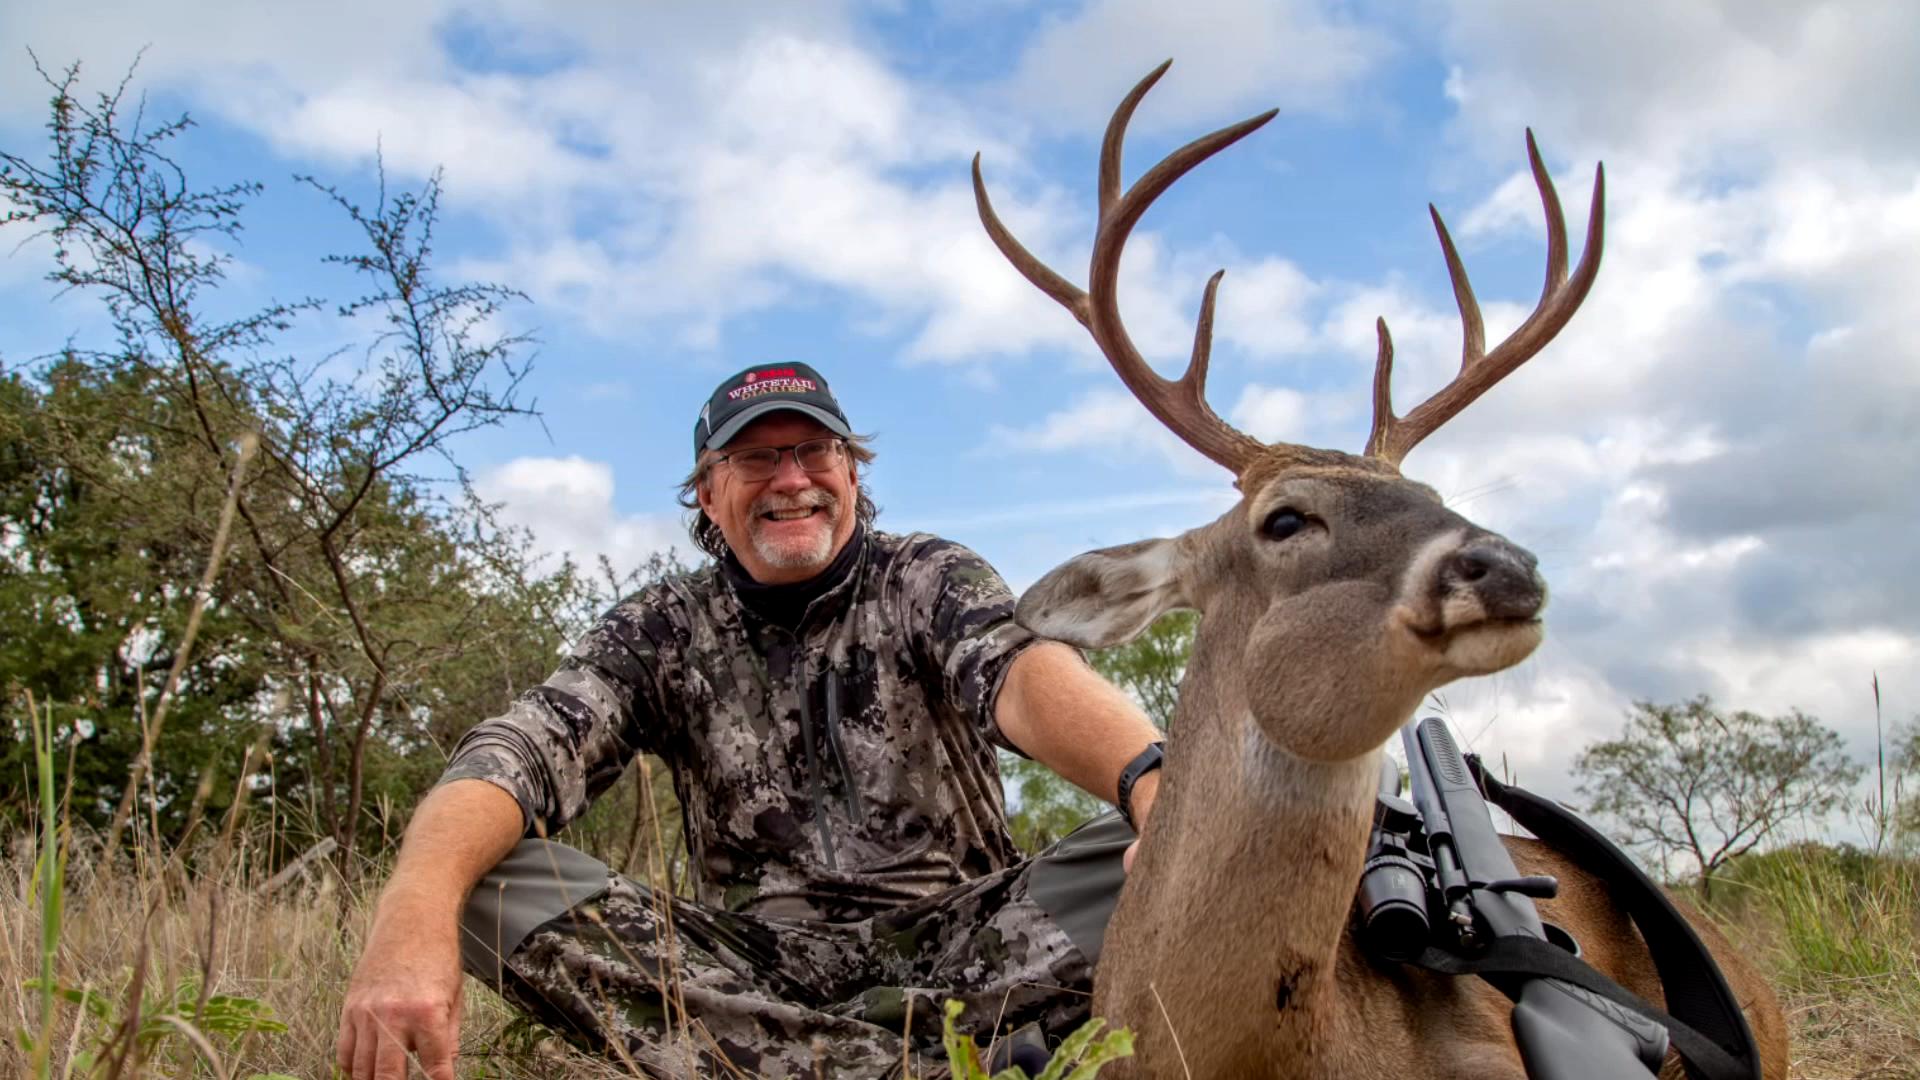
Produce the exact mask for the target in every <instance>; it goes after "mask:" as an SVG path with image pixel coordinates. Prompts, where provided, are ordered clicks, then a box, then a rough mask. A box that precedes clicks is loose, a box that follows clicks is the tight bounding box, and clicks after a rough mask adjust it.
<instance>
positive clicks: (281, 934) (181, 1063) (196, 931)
mask: <svg viewBox="0 0 1920 1080" xmlns="http://www.w3.org/2000/svg"><path fill="white" fill-rule="evenodd" d="M248 854H249V853H248V852H246V851H244V850H242V851H239V852H236V853H235V855H234V856H233V857H232V858H230V859H229V860H228V865H226V866H225V867H223V868H221V869H220V870H219V872H217V873H215V872H212V871H209V872H207V873H205V874H201V875H198V876H195V877H189V876H187V875H186V874H184V873H183V872H182V871H181V870H180V868H179V866H178V865H177V864H175V865H173V866H171V867H166V866H159V865H155V864H153V863H152V862H151V861H149V862H147V863H146V864H144V865H140V866H136V865H133V864H132V863H129V862H127V861H126V860H124V859H123V860H118V861H115V862H112V863H105V864H103V863H101V862H99V861H98V860H97V859H95V858H91V857H80V856H76V857H75V859H74V860H73V862H72V864H71V865H70V866H69V868H68V875H67V876H68V897H69V901H68V907H67V911H66V914H65V918H64V926H63V932H62V935H61V942H60V949H59V954H58V957H57V964H56V971H57V975H58V978H59V980H60V982H61V983H62V984H63V985H66V986H69V987H74V988H80V987H85V988H90V989H92V990H95V991H97V992H100V993H102V994H105V995H107V996H108V997H110V998H111V999H112V1000H113V1002H114V1012H113V1015H114V1016H116V1017H117V1016H122V1015H124V1014H125V1005H124V1001H125V994H126V990H127V987H128V985H129V982H130V980H131V978H132V968H133V965H134V963H135V962H136V960H137V959H139V958H140V957H142V956H144V957H145V958H146V960H147V965H146V966H147V972H146V975H145V979H144V982H145V984H146V987H147V990H148V995H149V998H150V999H151V998H152V997H153V996H154V995H156V994H158V993H159V992H160V991H161V988H166V989H171V988H173V987H176V986H178V985H180V984H181V983H182V982H197V981H198V980H200V979H201V978H202V977H203V976H204V977H206V978H207V979H208V982H209V985H210V986H211V988H212V989H211V992H212V993H219V994H228V995H236V996H239V997H244V998H251V999H255V1000H257V1001H260V1002H262V1003H264V1004H265V1005H267V1006H269V1007H270V1008H271V1009H272V1011H273V1015H274V1017H275V1018H276V1019H278V1020H279V1021H281V1022H283V1023H284V1024H285V1025H286V1028H287V1030H285V1031H284V1032H272V1033H255V1034H252V1035H248V1036H242V1037H239V1038H236V1039H223V1038H219V1037H215V1036H211V1035H210V1036H208V1037H207V1040H206V1046H205V1047H204V1048H197V1047H196V1046H195V1044H194V1042H193V1041H192V1040H191V1039H189V1038H188V1037H187V1036H186V1035H184V1034H179V1035H175V1036H172V1037H168V1038H163V1039H162V1040H161V1042H160V1045H159V1049H158V1051H157V1052H156V1053H155V1055H154V1056H153V1057H152V1058H151V1059H150V1060H149V1061H147V1062H146V1063H145V1064H144V1065H141V1066H138V1067H135V1068H130V1069H129V1070H127V1071H126V1072H124V1073H123V1074H122V1075H124V1076H128V1077H187V1076H226V1077H232V1078H235V1080H244V1078H247V1077H251V1076H253V1075H255V1074H271V1073H282V1074H287V1075H291V1076H298V1077H324V1076H328V1075H329V1073H330V1067H331V1062H332V1058H333V1041H334V1032H335V1025H336V1024H337V1022H338V1018H339V1009H340V1002H341V997H342V994H343V993H344V990H345V987H346V983H347V978H348V975H349V974H350V972H351V969H352V965H353V962H354V960H355V959H356V958H357V957H358V955H359V950H360V942H361V938H362V934H363V933H364V931H365V928H366V926H367V923H368V920H369V917H370V914H371V912H370V897H369V896H368V894H367V893H366V892H365V891H363V890H361V889H358V888H353V887H349V886H346V885H344V884H343V883H342V882H341V880H340V878H339V877H338V876H337V875H336V874H335V872H334V871H333V870H332V869H331V867H330V866H326V865H325V864H322V869H320V870H318V871H317V872H314V873H312V874H310V875H309V876H308V877H307V878H306V879H304V880H302V881H299V882H296V883H295V884H293V885H290V886H289V887H287V888H285V889H283V890H282V891H281V892H280V893H279V894H278V895H275V896H272V897H265V896H263V895H262V889H261V887H260V884H259V881H258V880H257V879H256V878H254V877H253V876H251V875H250V874H248V873H247V872H246V871H245V870H244V869H243V867H244V866H245V865H246V863H247V862H248V861H249V859H248V857H247V856H248ZM1867 865H1868V867H1869V874H1870V875H1871V874H1873V873H1881V871H1874V870H1872V866H1873V865H1874V864H1871V863H1869V864H1867ZM1888 865H1889V866H1904V867H1905V868H1906V869H1904V870H1901V871H1899V872H1896V871H1895V870H1886V871H1884V874H1885V876H1883V877H1873V876H1869V877H1867V878H1866V879H1865V880H1864V882H1863V883H1855V882H1851V881H1850V880H1849V879H1847V878H1846V876H1845V875H1846V874H1848V873H1853V874H1854V875H1855V876H1856V877H1857V875H1858V865H1857V864H1856V865H1854V866H1853V868H1852V869H1851V870H1848V869H1846V868H1839V869H1836V867H1835V864H1834V863H1833V862H1832V860H1829V859H1823V858H1822V857H1820V856H1819V855H1818V853H1817V852H1815V853H1813V854H1808V853H1801V854H1798V855H1780V856H1776V861H1775V863H1774V865H1772V866H1769V867H1765V868H1763V870H1764V872H1760V871H1754V872H1750V873H1751V874H1752V876H1754V877H1755V878H1758V879H1761V880H1758V881H1755V882H1749V883H1747V884H1746V885H1745V888H1744V896H1742V897H1741V898H1740V899H1739V900H1737V901H1735V902H1727V903H1722V904H1721V905H1720V911H1721V915H1722V917H1723V918H1725V919H1726V920H1727V921H1728V928H1729V930H1730V931H1731V932H1732V933H1733V934H1734V935H1735V937H1736V938H1737V939H1738V940H1740V941H1741V943H1742V945H1743V946H1744V947H1745V948H1748V949H1749V950H1751V951H1753V952H1754V953H1755V954H1756V955H1757V956H1758V957H1759V958H1761V960H1762V961H1763V962H1764V963H1765V964H1767V965H1768V967H1769V969H1770V971H1771V973H1772V975H1773V977H1774V978H1775V980H1776V983H1777V985H1779V987H1780V988H1781V994H1782V999H1783V1003H1784V1004H1785V1006H1786V1008H1787V1010H1788V1014H1789V1018H1790V1020H1791V1022H1792V1025H1793V1041H1794V1048H1793V1049H1794V1069H1793V1074H1792V1075H1793V1076H1795V1077H1802V1078H1806V1080H1830V1078H1854V1077H1862V1078H1865V1077H1873V1078H1891V1077H1920V1064H1917V1063H1920V1034H1916V1033H1917V1032H1920V957H1916V956H1915V955H1914V952H1913V943H1914V942H1915V941H1916V940H1920V937H1916V934H1915V930H1916V928H1915V926H1914V924H1913V922H1912V921H1911V920H1912V918H1913V912H1914V908H1915V906H1916V904H1920V900H1915V899H1913V898H1912V897H1911V896H1909V895H1903V894H1902V893H1900V892H1898V891H1897V890H1900V889H1903V888H1906V887H1907V886H1909V885H1910V883H1911V882H1912V881H1913V878H1912V877H1911V876H1910V874H1911V864H1893V863H1889V864H1888ZM32 871H33V858H32V852H31V843H30V842H26V841H22V842H19V843H16V844H15V845H14V847H13V849H12V851H11V852H10V854H9V857H8V858H7V859H6V861H5V863H4V889H5V893H4V898H0V928H3V929H4V935H0V950H4V951H3V952H0V963H4V965H5V967H4V970H5V972H6V976H5V978H4V986H0V1011H3V1012H4V1022H5V1023H6V1025H7V1026H8V1027H9V1028H10V1029H26V1030H35V1029H37V1027H38V1009H39V999H38V996H37V995H36V994H35V993H34V992H33V991H32V990H30V989H28V986H27V984H28V982H29V980H31V979H32V978H34V977H35V975H36V974H37V972H38V970H39V967H38V965H39V957H38V949H37V945H38V940H39V929H40V926H39V923H40V915H39V912H38V909H37V908H36V907H35V906H34V905H33V904H32V903H30V902H29V898H30V894H31V893H30V879H31V876H32ZM1861 885H1864V886H1865V887H1867V888H1868V889H1869V891H1868V892H1865V893H1862V892H1860V891H1859V888H1860V887H1861ZM1849 888H1852V890H1853V891H1849ZM1874 889H1878V890H1879V891H1878V892H1877V893H1875V892H1873V891H1872V890H1874ZM1903 902H1904V904H1905V906H1904V907H1902V906H1899V905H1901V904H1902V903H1903ZM1901 919H1905V920H1907V921H1905V922H1902V921H1901ZM210 927H211V933H209V928H210ZM1810 929H1811V930H1814V931H1818V932H1817V933H1813V934H1812V935H1811V936H1809V930H1810ZM1860 933H1868V934H1873V935H1876V936H1877V937H1878V938H1879V940H1878V941H1859V940H1854V941H1851V942H1850V941H1849V937H1850V936H1852V935H1858V934H1860ZM1815 956H1825V957H1826V958H1827V960H1826V961H1825V962H1826V963H1827V965H1828V966H1830V967H1832V966H1840V965H1839V964H1837V963H1835V961H1834V959H1833V958H1834V957H1852V958H1854V959H1853V961H1851V962H1853V963H1854V965H1855V967H1856V968H1857V969H1858V970H1853V971H1851V972H1848V973H1841V972H1836V971H1819V970H1811V969H1810V968H1809V966H1808V961H1809V958H1810V957H1815ZM1876 967H1877V968H1878V970H1875V968H1876ZM188 1020H189V1022H190V1017H189V1018H188ZM107 1028H108V1025H106V1024H103V1023H101V1022H99V1021H98V1020H96V1019H95V1018H93V1017H91V1016H89V1015H88V1014H87V1013H86V1012H85V1011H84V1010H82V1009H80V1008H79V1007H77V1006H75V1005H72V1004H67V1003H63V1004H62V1005H61V1006H60V1009H59V1022H58V1024H57V1026H56V1029H55V1030H56V1035H57V1038H56V1044H57V1047H58V1049H57V1050H56V1052H55V1054H54V1056H53V1069H52V1075H54V1076H60V1075H63V1071H64V1070H65V1069H66V1067H67V1064H68V1062H69V1061H70V1060H72V1054H73V1052H74V1051H76V1050H79V1051H84V1050H86V1049H87V1048H88V1047H89V1046H91V1045H93V1044H95V1043H97V1042H98V1041H99V1040H101V1039H103V1038H104V1037H105V1036H106V1035H107V1034H108V1030H107ZM461 1032H462V1034H461V1047H462V1053H461V1067H460V1071H461V1075H462V1076H469V1077H497V1078H502V1080H533V1078H536V1077H568V1078H583V1080H584V1078H593V1080H602V1078H611V1077H618V1076H628V1075H632V1074H631V1073H629V1072H627V1071H626V1070H623V1069H621V1068H619V1067H618V1066H616V1065H613V1064H609V1063H606V1062H602V1061H599V1060H597V1059H594V1058H589V1057H586V1056H584V1055H581V1054H579V1053H576V1052H574V1051H573V1050H571V1049H570V1048H568V1047H566V1046H565V1045H564V1044H562V1043H560V1042H559V1041H558V1040H556V1039H552V1038H550V1037H543V1036H542V1035H541V1033H539V1032H538V1031H537V1029H532V1028H530V1027H528V1026H527V1025H525V1024H524V1023H521V1022H519V1021H517V1020H516V1019H515V1017H514V1016H513V1014H512V1013H511V1012H510V1011H509V1010H508V1008H507V1007H506V1006H505V1005H504V1004H503V1003H502V1002H501V1001H500V1000H499V999H498V998H496V997H494V996H493V995H492V994H491V993H489V992H487V991H486V990H484V989H482V988H480V987H479V986H478V984H476V983H473V982H471V981H469V983H468V994H467V1011H466V1018H465V1021H464V1022H463V1024H462V1027H461ZM209 1051H211V1053H212V1057H211V1058H209ZM32 1064H33V1063H32V1061H31V1060H30V1058H29V1057H28V1056H27V1055H26V1054H25V1053H23V1051H22V1050H21V1049H20V1047H19V1046H18V1045H16V1044H15V1043H14V1041H13V1040H10V1039H9V1040H6V1041H5V1042H4V1043H0V1076H27V1075H31V1070H32Z"/></svg>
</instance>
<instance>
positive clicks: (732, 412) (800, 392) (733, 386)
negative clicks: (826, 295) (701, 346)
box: [693, 364, 853, 458]
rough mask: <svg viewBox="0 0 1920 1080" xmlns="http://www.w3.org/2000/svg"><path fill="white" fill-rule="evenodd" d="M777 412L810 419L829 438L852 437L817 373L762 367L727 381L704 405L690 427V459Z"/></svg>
mask: <svg viewBox="0 0 1920 1080" xmlns="http://www.w3.org/2000/svg"><path fill="white" fill-rule="evenodd" d="M782 410H786V411H789V412H797V413H801V414H803V415H806V416H810V417H812V418H813V419H815V420H818V421H819V422H820V423H821V424H823V425H825V427H826V429H827V430H828V431H831V432H833V433H834V434H835V435H840V436H848V435H852V434H853V429H852V428H851V427H849V426H848V425H847V415H846V414H845V413H843V412H841V411H840V403H839V402H838V401H835V400H834V399H833V391H831V390H829V389H827V380H825V379H823V378H821V377H820V373H819V372H817V371H815V370H813V369H812V368H810V367H808V366H807V365H805V364H763V365H760V366H759V367H750V368H748V369H746V370H745V371H742V372H740V373H738V374H736V375H734V376H732V377H731V378H729V379H727V380H726V381H725V382H723V383H721V384H720V386H719V388H718V389H716V390H715V391H714V392H713V396H712V397H710V398H708V399H707V404H706V405H705V407H703V408H702V409H701V410H700V419H699V420H698V421H697V422H696V423H695V424H694V425H693V456H694V457H696V458H697V457H699V456H700V452H701V451H702V450H717V449H719V448H720V447H722V446H725V445H727V443H728V442H730V441H732V439H733V437H734V436H735V435H738V434H740V429H741V428H743V427H746V426H747V425H748V424H751V423H753V422H754V421H755V420H758V419H759V418H761V417H763V416H765V415H767V414H768V413H774V412H780V411H782Z"/></svg>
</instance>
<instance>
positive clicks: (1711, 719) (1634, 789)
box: [1574, 694, 1861, 896]
mask: <svg viewBox="0 0 1920 1080" xmlns="http://www.w3.org/2000/svg"><path fill="white" fill-rule="evenodd" d="M1574 769H1575V771H1576V772H1578V773H1579V774H1580V775H1581V777H1582V779H1581V783H1580V790H1581V791H1582V792H1583V793H1585V794H1587V795H1588V796H1590V797H1591V799H1592V802H1591V803H1590V804H1589V809H1591V810H1594V811H1596V812H1598V813H1601V814H1605V815H1608V816H1610V817H1612V818H1613V819H1614V820H1615V822H1616V823H1617V824H1618V825H1619V828H1620V831H1621V833H1622V835H1623V836H1624V837H1625V838H1626V839H1627V841H1628V842H1629V843H1634V844H1639V845H1641V846H1643V847H1646V848H1650V849H1652V850H1653V851H1654V852H1655V853H1656V854H1657V855H1658V856H1659V857H1660V858H1661V859H1662V860H1664V859H1665V858H1666V857H1667V856H1668V855H1671V854H1675V853H1679V854H1684V855H1686V856H1688V857H1690V858H1691V859H1692V860H1693V861H1694V863H1695V865H1696V867H1697V869H1698V872H1699V875H1700V887H1701V891H1702V892H1703V893H1705V894H1707V895H1709V896H1710V895H1711V892H1712V883H1713V877H1714V874H1715V873H1716V872H1718V871H1719V870H1720V869H1721V868H1722V867H1723V866H1725V865H1726V863H1727V861H1728V860H1730V859H1734V858H1737V857H1739V856H1741V855H1743V854H1745V853H1747V852H1749V851H1752V850H1753V849H1754V848H1755V847H1757V846H1758V845H1759V844H1760V843H1761V842H1762V841H1764V840H1765V839H1766V838H1767V837H1768V836H1769V835H1771V834H1772V833H1773V832H1774V831H1775V830H1777V829H1778V828H1779V827H1780V826H1782V825H1784V824H1786V823H1787V822H1789V821H1793V820H1797V819H1817V818H1819V817H1820V816H1822V815H1824V814H1826V813H1828V812H1829V811H1831V810H1833V809H1834V808H1835V807H1837V806H1839V805H1841V804H1842V803H1843V802H1844V801H1845V800H1846V799H1847V797H1848V794H1849V792H1850V790H1851V788H1852V786H1853V783H1854V782H1855V781H1856V780H1858V779H1859V777H1860V773H1861V769H1860V767H1859V766H1858V765H1856V764H1854V763H1853V762H1851V761H1849V760H1848V759H1847V757H1846V755H1845V753H1844V752H1843V751H1842V750H1841V745H1840V737H1839V736H1838V735H1836V734H1835V733H1834V732H1833V731H1831V730H1830V729H1828V728H1827V727H1825V726H1824V725H1822V724H1821V723H1820V721H1819V720H1818V719H1816V718H1814V717H1812V716H1809V715H1807V714H1806V713H1803V712H1800V711H1799V710H1794V711H1793V712H1790V713H1787V714H1786V715H1783V716H1772V717H1766V716H1760V715H1759V714H1757V713H1751V712H1746V711H1733V712H1724V711H1721V710H1718V709H1716V708H1714V706H1713V702H1712V700H1711V699H1710V698H1708V697H1707V696H1706V695H1704V694H1703V695H1701V696H1699V697H1696V698H1693V699H1691V700H1689V701H1685V702H1681V703H1679V704H1676V705H1657V704H1654V703H1652V702H1646V701H1643V702H1638V703H1636V704H1635V705H1634V708H1633V711H1632V712H1631V713H1629V714H1628V718H1627V726H1626V730H1625V731H1624V732H1623V733H1622V734H1621V735H1620V737H1619V738H1616V739H1609V740H1606V741H1604V742H1599V743H1595V744H1593V745H1591V746H1589V747H1587V748H1586V749H1585V750H1583V751H1581V753H1580V756H1579V757H1578V758H1577V759H1576V760H1575V762H1574Z"/></svg>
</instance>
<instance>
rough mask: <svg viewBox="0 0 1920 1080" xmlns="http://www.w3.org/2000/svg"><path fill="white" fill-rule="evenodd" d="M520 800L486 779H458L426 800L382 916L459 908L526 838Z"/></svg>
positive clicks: (397, 867) (389, 887) (382, 904)
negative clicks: (522, 831)
mask: <svg viewBox="0 0 1920 1080" xmlns="http://www.w3.org/2000/svg"><path fill="white" fill-rule="evenodd" d="M520 829H521V816H520V804H519V803H518V802H515V801H514V798H513V796H511V795H509V794H507V793H506V792H505V791H504V790H502V789H501V788H499V787H496V786H495V785H493V784H490V783H488V782H486V781H485V780H455V781H453V782H451V783H449V784H446V785H445V786H443V787H438V788H435V789H434V790H433V791H432V792H430V793H428V795H427V797H426V798H425V799H423V800H421V803H420V806H419V807H418V808H417V809H416V810H415V811H414V813H413V821H412V823H411V824H409V825H408V826H407V835H406V838H405V839H404V840H403V841H402V842H401V845H400V856H399V859H398V860H397V861H396V862H395V864H394V868H393V877H392V878H391V879H389V880H388V882H387V887H386V889H385V891H384V892H382V894H381V897H380V909H379V912H378V914H377V915H376V918H378V917H380V916H383V915H385V914H386V913H387V911H388V910H389V909H390V908H393V907H395V906H400V907H404V908H406V909H407V911H408V913H409V915H420V914H429V915H431V914H446V913H453V914H457V913H458V911H459V909H460V905H461V904H463V903H464V902H465V901H466V898H467V893H468V892H470V891H472V889H473V886H474V883H475V882H478V881H479V880H480V878H481V877H482V876H484V875H485V874H486V872H487V871H488V870H491V869H492V868H493V866H494V864H496V863H498V862H499V861H500V860H501V859H503V858H505V857H506V855H507V853H508V852H509V851H512V850H513V845H514V844H516V843H518V842H519V840H520Z"/></svg>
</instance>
